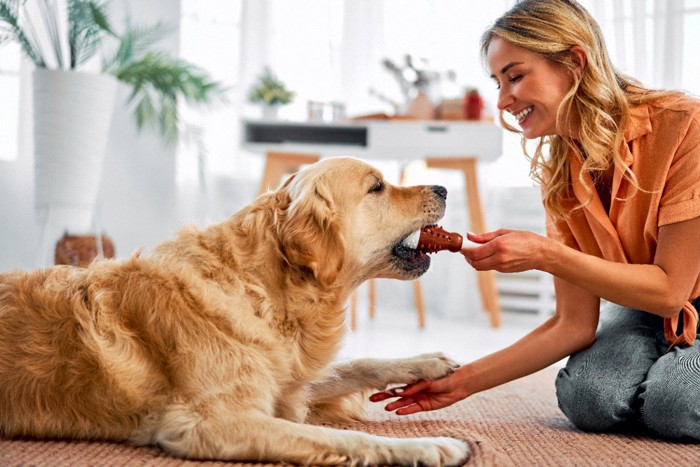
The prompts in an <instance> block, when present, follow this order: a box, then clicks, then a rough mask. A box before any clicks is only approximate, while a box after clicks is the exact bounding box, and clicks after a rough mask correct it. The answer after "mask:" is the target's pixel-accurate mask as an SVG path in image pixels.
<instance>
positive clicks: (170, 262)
mask: <svg viewBox="0 0 700 467" xmlns="http://www.w3.org/2000/svg"><path fill="white" fill-rule="evenodd" d="M445 197H446V190H445V189H444V188H442V187H438V186H415V187H398V186H392V185H391V184H389V183H387V182H385V181H384V180H383V178H382V175H381V173H380V172H379V171H377V170H376V169H374V168H373V167H371V166H370V165H368V164H366V163H364V162H362V161H360V160H357V159H352V158H332V159H326V160H322V161H320V162H318V163H316V164H313V165H311V166H309V167H307V168H305V169H304V170H302V171H300V172H297V173H296V174H294V175H292V176H291V177H290V178H289V179H288V180H287V181H286V182H285V183H284V184H283V185H282V186H281V187H280V188H279V189H278V190H277V191H271V192H268V193H266V194H263V195H261V196H260V197H259V198H258V199H257V200H255V201H254V202H253V203H252V204H250V205H249V206H247V207H245V208H243V209H242V210H241V211H239V212H238V213H236V214H235V215H234V216H232V217H231V218H229V219H228V220H225V221H224V222H222V223H220V224H217V225H213V226H211V227H208V228H206V229H203V230H198V229H196V228H190V229H183V230H182V231H180V232H179V233H178V234H177V235H176V237H175V238H174V239H173V240H170V241H166V242H164V243H161V244H160V245H158V246H156V247H155V248H154V249H153V251H152V252H151V253H150V254H148V255H145V256H142V257H139V256H135V257H132V258H131V259H127V260H119V261H117V260H108V261H99V262H93V263H92V264H91V265H90V266H89V267H87V268H75V267H70V266H54V267H50V268H47V269H43V270H37V271H34V272H21V271H14V272H11V273H8V274H5V275H3V276H2V278H1V279H0V434H2V436H6V437H15V436H30V437H40V438H64V439H65V438H75V439H107V440H122V441H129V442H131V443H135V444H137V445H145V444H153V445H157V446H160V447H161V448H162V449H164V450H165V451H166V452H168V453H170V454H172V455H175V456H180V457H185V458H194V459H218V460H239V461H268V462H269V461H277V462H288V463H297V464H315V465H319V464H324V465H338V464H351V465H358V464H365V465H368V464H369V465H371V464H394V465H395V464H401V465H419V464H420V465H449V464H461V463H462V462H464V461H465V460H466V458H467V456H468V448H467V445H466V444H465V443H463V442H461V441H458V440H455V439H451V438H418V439H392V438H385V437H379V436H373V435H369V434H366V433H361V432H358V431H348V430H339V429H333V428H330V427H324V426H320V425H317V424H305V423H304V422H305V421H322V420H329V419H333V420H337V419H339V418H341V419H343V418H344V419H351V418H356V417H359V416H360V415H361V413H362V410H361V407H362V405H363V404H362V400H361V398H358V397H357V394H362V393H363V391H364V392H366V391H371V390H380V389H384V388H385V387H386V386H387V385H389V384H394V383H396V384H403V383H410V382H413V381H416V380H418V379H422V378H438V377H440V376H443V375H445V374H447V373H449V372H450V371H453V369H454V366H455V364H454V363H453V362H452V361H450V360H449V359H447V358H445V357H444V356H442V355H441V354H431V355H423V356H419V357H414V358H405V359H395V360H378V359H361V360H356V361H350V362H347V363H339V364H336V365H331V362H332V360H333V359H334V357H335V356H336V353H337V352H338V350H339V347H340V345H341V341H342V338H343V335H344V333H345V331H346V329H347V326H346V316H345V305H346V302H347V300H348V298H349V296H350V294H351V293H352V292H353V290H354V289H355V288H356V287H357V286H358V285H359V284H361V283H362V282H363V281H365V280H367V279H369V278H374V277H388V278H398V279H414V278H416V277H418V276H420V275H421V274H422V273H423V272H425V271H426V270H427V269H428V266H429V264H430V259H429V258H428V256H427V255H425V254H423V253H419V252H417V251H415V250H409V249H408V248H406V247H403V246H401V241H402V239H403V238H405V237H406V236H407V235H409V234H410V233H411V232H413V231H415V230H416V229H419V228H420V227H421V226H424V225H426V224H432V223H435V222H436V221H437V220H438V219H440V218H441V217H442V216H443V214H444V209H445Z"/></svg>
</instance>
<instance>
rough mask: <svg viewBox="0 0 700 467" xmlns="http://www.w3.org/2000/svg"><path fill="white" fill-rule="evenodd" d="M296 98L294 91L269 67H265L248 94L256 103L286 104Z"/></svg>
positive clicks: (249, 98) (250, 99)
mask: <svg viewBox="0 0 700 467" xmlns="http://www.w3.org/2000/svg"><path fill="white" fill-rule="evenodd" d="M293 99H294V92H292V91H290V90H288V89H287V87H286V86H285V85H284V83H283V82H282V81H280V80H279V79H278V78H277V76H275V75H274V74H273V73H272V71H271V70H270V69H269V68H267V67H266V68H265V70H263V73H262V74H261V75H260V76H259V77H258V81H257V83H256V84H255V86H253V88H252V89H251V91H250V93H249V94H248V100H249V101H250V102H252V103H254V104H266V105H286V104H289V103H290V102H292V100H293Z"/></svg>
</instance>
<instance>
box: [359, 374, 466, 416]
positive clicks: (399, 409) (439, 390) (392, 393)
mask: <svg viewBox="0 0 700 467" xmlns="http://www.w3.org/2000/svg"><path fill="white" fill-rule="evenodd" d="M458 371H459V369H457V371H456V372H455V373H451V374H449V375H447V376H445V377H443V378H440V379H436V380H431V381H428V380H421V381H418V382H417V383H413V384H409V385H408V386H404V387H401V388H394V389H389V390H387V391H382V392H377V393H375V394H372V395H371V396H370V398H369V400H370V401H372V402H381V401H383V400H386V399H391V398H394V397H398V398H399V399H397V400H395V401H394V402H391V403H389V404H388V405H387V406H386V407H385V409H386V410H387V411H391V412H393V411H396V414H397V415H409V414H413V413H416V412H423V411H427V410H437V409H442V408H444V407H447V406H449V405H452V404H454V403H455V402H459V401H460V400H462V399H464V398H465V397H467V394H466V393H465V392H464V391H463V388H462V385H461V384H460V383H459V377H458V375H457V372H458Z"/></svg>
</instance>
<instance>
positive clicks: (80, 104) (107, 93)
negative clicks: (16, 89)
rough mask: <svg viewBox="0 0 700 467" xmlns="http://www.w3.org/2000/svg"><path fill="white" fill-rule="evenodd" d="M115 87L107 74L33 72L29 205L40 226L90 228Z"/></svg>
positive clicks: (115, 83) (116, 83)
mask: <svg viewBox="0 0 700 467" xmlns="http://www.w3.org/2000/svg"><path fill="white" fill-rule="evenodd" d="M117 87H118V81H117V80H116V79H115V78H114V77H113V76H111V75H98V74H90V73H83V72H76V71H66V70H46V69H37V70H35V71H34V72H33V100H34V207H35V218H36V221H37V222H38V223H39V224H40V225H44V226H46V225H47V224H48V223H51V224H53V225H56V226H58V227H59V228H61V229H64V230H68V231H71V232H87V231H89V230H91V228H92V226H93V216H94V212H95V204H96V202H97V197H98V192H99V187H100V180H101V177H102V165H103V161H104V157H105V152H106V149H107V142H108V140H109V132H110V126H111V121H112V115H113V113H114V104H115V99H116V94H117Z"/></svg>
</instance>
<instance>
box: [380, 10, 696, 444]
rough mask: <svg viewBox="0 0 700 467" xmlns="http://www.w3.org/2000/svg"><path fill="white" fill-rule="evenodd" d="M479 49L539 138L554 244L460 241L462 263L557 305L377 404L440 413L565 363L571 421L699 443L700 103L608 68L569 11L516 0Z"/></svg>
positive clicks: (525, 127) (531, 239) (503, 93)
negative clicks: (546, 284) (537, 280)
mask: <svg viewBox="0 0 700 467" xmlns="http://www.w3.org/2000/svg"><path fill="white" fill-rule="evenodd" d="M482 53H483V56H484V58H485V60H486V62H487V64H488V68H489V69H490V71H491V73H492V77H493V79H494V80H495V81H496V83H497V86H498V88H499V97H498V108H499V110H500V111H501V120H502V121H503V113H504V112H507V113H509V114H511V115H513V116H514V117H515V119H516V121H517V123H518V125H519V126H520V128H521V133H522V135H523V141H524V140H525V139H533V138H540V141H539V145H538V147H537V149H536V151H535V153H534V154H533V156H532V157H531V158H530V159H531V164H532V165H531V168H532V171H531V172H532V175H533V178H534V179H535V180H537V181H538V182H539V184H540V185H541V190H542V197H543V203H544V206H545V209H546V212H547V237H542V236H539V235H536V234H534V233H531V232H524V231H514V230H505V229H501V230H497V231H495V232H490V233H486V234H483V235H473V234H469V235H468V236H469V238H470V239H471V240H473V241H475V242H478V243H481V244H483V245H482V246H480V247H476V248H465V249H464V250H463V251H462V253H463V255H464V256H465V258H466V260H467V262H468V263H469V264H470V265H471V266H473V267H474V268H475V269H477V270H479V271H485V270H496V271H501V272H519V271H525V270H529V269H538V270H541V271H545V272H548V273H550V274H552V275H553V276H554V287H555V294H556V311H555V313H554V315H553V316H552V317H551V318H550V319H549V320H547V321H546V322H545V323H544V324H543V325H541V326H540V327H538V328H537V329H535V330H534V331H533V332H531V333H530V334H528V335H527V336H526V337H524V338H523V339H521V340H520V341H518V342H516V343H515V344H513V345H511V346H510V347H507V348H505V349H503V350H501V351H499V352H496V353H494V354H491V355H488V356H486V357H484V358H482V359H480V360H477V361H474V362H472V363H468V364H465V365H463V366H461V367H460V368H459V369H457V370H456V371H455V372H454V373H453V374H451V375H449V376H447V377H445V378H443V379H440V380H437V381H421V382H418V383H416V384H414V385H410V386H407V387H405V388H400V389H398V390H394V391H386V392H381V393H377V394H374V395H373V396H372V400H373V401H381V400H386V399H388V398H393V397H399V399H397V400H395V401H393V402H391V403H389V404H388V405H387V407H386V408H387V410H391V411H396V413H397V414H399V415H405V414H411V413H415V412H419V411H424V410H434V409H439V408H442V407H446V406H448V405H451V404H453V403H455V402H457V401H459V400H461V399H464V398H466V397H469V396H470V395H472V394H475V393H477V392H480V391H484V390H486V389H490V388H493V387H495V386H498V385H500V384H503V383H506V382H508V381H511V380H514V379H516V378H519V377H522V376H525V375H528V374H530V373H533V372H535V371H538V370H540V369H543V368H545V367H547V366H548V365H551V364H553V363H555V362H557V361H559V360H561V359H563V358H565V357H567V356H571V357H570V358H569V360H568V363H567V365H566V367H565V368H563V369H562V370H561V371H560V372H559V374H558V376H557V380H556V389H557V398H558V400H559V406H560V407H561V409H562V411H563V412H564V413H565V414H566V416H567V417H568V418H569V419H570V420H571V421H572V422H573V423H574V424H575V425H576V426H577V427H579V428H581V429H584V430H590V431H611V430H619V429H624V428H634V427H645V428H646V429H648V430H649V431H650V432H651V433H653V434H656V435H658V436H662V437H665V438H685V437H691V438H695V439H700V343H699V341H697V340H695V334H696V330H697V323H698V315H697V311H696V309H695V307H697V306H698V305H700V303H699V302H700V300H698V296H699V295H700V102H698V101H697V100H695V99H691V98H690V97H687V96H685V95H683V94H681V93H678V92H661V91H654V92H652V91H649V90H646V89H643V88H642V87H641V85H639V84H638V83H637V82H635V81H634V80H632V79H631V78H629V77H627V76H624V75H622V74H621V73H619V72H618V71H617V70H615V68H614V67H613V66H612V65H611V63H610V60H609V58H608V55H607V52H606V49H605V45H604V42H603V38H602V35H601V32H600V29H599V27H598V25H597V24H596V22H595V21H594V20H593V18H592V17H591V16H590V14H589V13H588V12H587V11H586V10H585V9H584V8H582V7H581V6H580V5H578V3H576V2H575V1H562V0H526V1H521V2H519V3H517V4H516V5H515V6H514V7H513V8H512V9H511V10H510V11H509V12H507V13H506V14H505V15H504V16H502V17H501V18H500V19H498V20H497V21H496V22H495V24H494V25H493V26H492V27H491V28H490V29H489V30H487V31H486V33H485V34H484V36H483V38H482ZM503 123H504V126H506V127H507V128H509V129H510V130H513V131H517V130H515V128H513V127H510V126H508V125H507V124H506V123H505V122H503ZM544 145H548V146H549V155H548V156H545V155H544V154H543V151H542V150H543V147H544ZM601 299H603V300H605V303H606V305H604V306H603V307H602V313H601ZM601 314H602V317H601V319H600V326H599V316H601Z"/></svg>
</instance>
